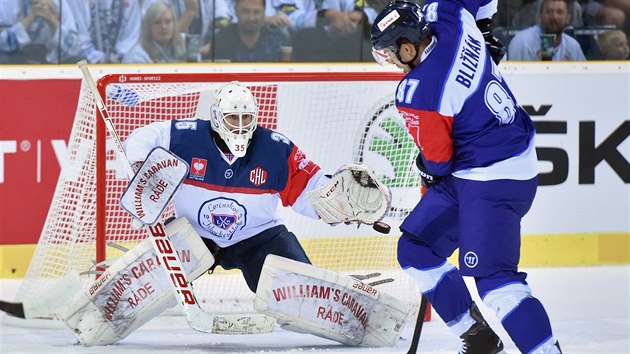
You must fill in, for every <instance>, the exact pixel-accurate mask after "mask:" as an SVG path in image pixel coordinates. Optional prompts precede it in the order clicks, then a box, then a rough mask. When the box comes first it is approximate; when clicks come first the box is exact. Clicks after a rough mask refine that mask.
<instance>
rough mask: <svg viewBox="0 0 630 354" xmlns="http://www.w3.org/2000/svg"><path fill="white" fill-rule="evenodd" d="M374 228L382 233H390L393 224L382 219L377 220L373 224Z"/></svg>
mask: <svg viewBox="0 0 630 354" xmlns="http://www.w3.org/2000/svg"><path fill="white" fill-rule="evenodd" d="M372 228H373V229H374V230H376V231H378V232H380V233H382V234H388V233H389V231H390V230H391V229H392V228H391V226H389V225H387V224H386V223H384V222H382V221H377V222H375V223H374V224H372Z"/></svg>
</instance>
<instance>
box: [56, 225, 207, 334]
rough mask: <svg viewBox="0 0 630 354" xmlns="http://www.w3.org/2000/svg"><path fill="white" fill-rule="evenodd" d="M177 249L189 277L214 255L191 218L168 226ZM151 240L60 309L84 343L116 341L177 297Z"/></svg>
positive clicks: (131, 250) (144, 242)
mask: <svg viewBox="0 0 630 354" xmlns="http://www.w3.org/2000/svg"><path fill="white" fill-rule="evenodd" d="M166 231H167V233H168V234H169V235H170V239H171V241H172V243H173V245H174V247H175V249H176V250H179V252H178V253H179V254H180V259H181V260H182V263H183V266H184V268H185V269H184V270H185V273H186V274H187V275H188V279H187V280H188V281H189V282H190V281H192V280H193V279H195V278H197V277H198V276H200V275H201V274H203V273H204V272H205V271H206V270H207V269H208V268H210V266H212V264H213V263H214V258H213V257H212V255H211V254H210V252H209V251H208V249H207V248H206V246H205V245H204V243H203V241H202V240H201V238H200V237H199V235H197V233H196V232H195V231H194V229H193V228H192V226H191V225H190V223H189V222H188V220H186V219H185V218H179V219H176V220H175V221H173V222H171V223H169V224H168V225H166ZM170 286H171V283H170V279H169V278H168V276H167V274H166V272H165V271H164V269H163V268H162V265H160V262H159V258H158V257H157V255H156V254H155V251H154V249H153V246H152V244H151V240H149V239H145V240H144V241H142V242H141V243H140V244H138V245H137V246H135V247H134V248H132V249H130V250H129V251H127V252H126V253H125V254H124V255H123V256H122V257H120V258H118V259H117V260H116V261H115V262H114V263H113V264H112V265H111V266H110V267H109V268H108V269H107V270H106V271H105V272H104V273H103V274H102V275H101V277H100V278H98V279H97V280H96V281H94V282H93V283H92V284H91V285H90V286H89V287H88V288H87V291H86V292H81V293H80V295H78V299H74V300H73V301H71V302H70V303H69V304H67V305H66V306H65V308H63V309H61V311H60V312H58V313H57V318H59V319H60V320H62V321H64V322H65V323H66V325H67V326H68V327H70V329H72V330H73V331H74V332H75V334H76V335H77V337H78V338H79V342H80V343H81V344H83V345H86V346H90V345H106V344H112V343H115V342H117V341H119V340H121V339H123V338H125V337H126V336H128V335H129V334H130V333H131V332H132V331H134V330H135V329H137V328H138V327H140V326H142V325H143V324H145V323H146V322H148V321H149V320H151V319H152V318H153V317H155V316H157V315H159V314H160V313H161V312H163V311H164V310H166V309H167V308H169V307H172V306H175V305H176V304H177V301H176V299H175V297H174V295H173V292H172V291H171V289H170Z"/></svg>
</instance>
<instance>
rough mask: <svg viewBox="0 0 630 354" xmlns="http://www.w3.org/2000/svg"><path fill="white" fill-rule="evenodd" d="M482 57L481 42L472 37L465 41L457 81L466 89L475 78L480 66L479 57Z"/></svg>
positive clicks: (460, 56)
mask: <svg viewBox="0 0 630 354" xmlns="http://www.w3.org/2000/svg"><path fill="white" fill-rule="evenodd" d="M480 55H481V42H479V41H478V40H476V39H474V38H473V37H471V36H470V35H469V36H468V37H467V38H466V39H465V41H464V47H463V48H462V52H461V54H460V55H459V64H460V65H461V66H460V68H459V70H458V73H459V74H457V76H456V77H455V81H457V82H458V83H460V84H462V85H463V86H465V87H466V88H470V85H471V83H472V81H473V79H474V78H475V74H476V73H477V68H478V66H479V56H480Z"/></svg>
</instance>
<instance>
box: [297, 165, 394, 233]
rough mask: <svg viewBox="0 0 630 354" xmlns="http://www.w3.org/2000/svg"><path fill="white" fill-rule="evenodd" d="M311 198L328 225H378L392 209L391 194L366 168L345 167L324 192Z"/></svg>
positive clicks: (315, 191) (333, 177)
mask: <svg viewBox="0 0 630 354" xmlns="http://www.w3.org/2000/svg"><path fill="white" fill-rule="evenodd" d="M307 197H308V199H309V201H310V202H311V205H312V206H313V208H315V210H316V211H317V214H318V215H319V216H320V218H321V219H322V220H323V221H324V222H326V223H328V224H338V223H341V222H343V223H346V224H349V223H353V222H357V223H363V224H370V225H371V224H374V223H375V222H377V221H380V220H381V219H383V217H384V216H385V213H387V211H388V210H389V207H390V205H391V192H390V191H389V189H388V188H387V187H386V186H385V185H384V184H382V183H381V182H380V181H379V180H378V178H376V176H375V175H374V173H372V171H370V169H369V168H367V167H366V166H364V165H356V164H347V165H345V166H343V167H341V168H340V169H339V170H338V171H337V172H336V173H335V174H334V175H333V176H332V177H331V179H330V181H329V182H328V183H327V184H326V185H324V186H323V187H322V188H319V189H316V190H314V191H311V192H308V193H307Z"/></svg>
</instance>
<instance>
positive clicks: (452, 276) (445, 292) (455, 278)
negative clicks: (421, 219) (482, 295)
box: [398, 234, 472, 330]
mask: <svg viewBox="0 0 630 354" xmlns="http://www.w3.org/2000/svg"><path fill="white" fill-rule="evenodd" d="M398 262H399V263H400V265H401V267H402V268H403V269H404V270H405V272H406V273H407V274H409V275H410V276H411V277H412V278H413V279H414V280H415V281H416V283H417V284H418V287H419V289H420V291H421V292H422V293H423V294H424V295H425V296H426V297H427V299H428V300H429V302H430V303H431V305H432V306H433V308H434V309H435V311H436V312H437V313H438V314H439V315H440V317H441V318H442V320H444V322H446V323H449V322H452V321H454V320H458V319H459V318H460V317H461V315H462V314H464V313H468V309H469V308H470V304H471V303H472V297H471V296H470V292H469V291H468V288H467V287H466V283H464V279H463V278H462V276H461V274H460V273H459V270H457V268H455V266H454V265H453V264H451V263H449V262H447V261H446V259H445V258H444V257H440V256H438V255H437V254H435V253H434V252H433V251H432V250H431V248H429V246H427V245H426V244H424V243H422V242H420V241H417V240H416V239H413V238H411V237H409V236H406V235H405V234H403V236H402V237H401V238H400V241H399V242H398ZM456 322H457V321H456ZM466 329H467V328H466ZM466 329H464V330H466Z"/></svg>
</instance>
